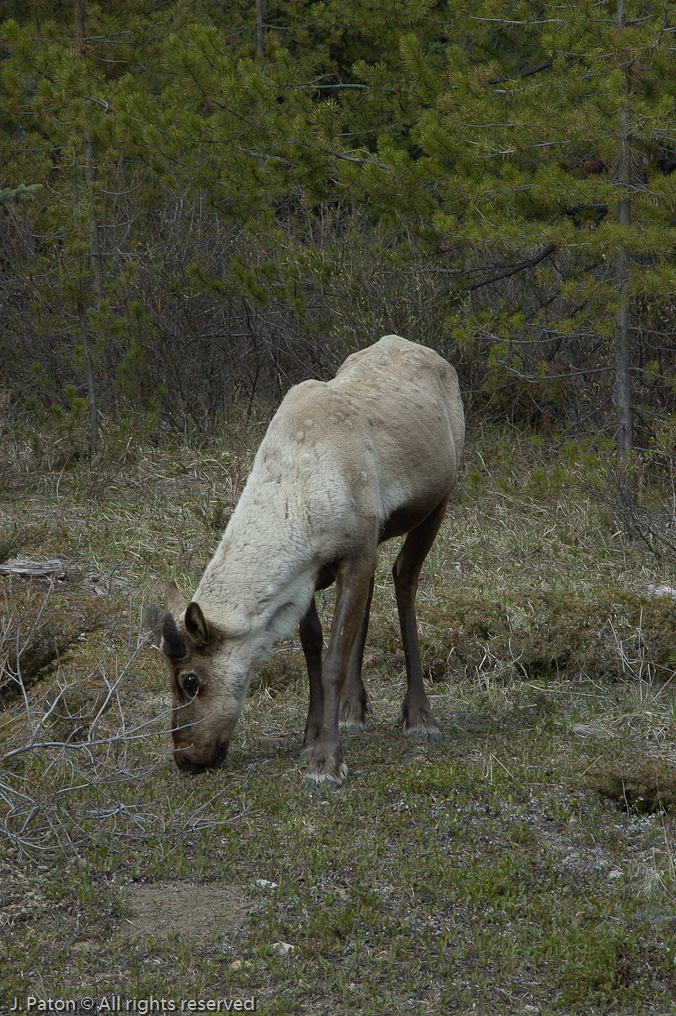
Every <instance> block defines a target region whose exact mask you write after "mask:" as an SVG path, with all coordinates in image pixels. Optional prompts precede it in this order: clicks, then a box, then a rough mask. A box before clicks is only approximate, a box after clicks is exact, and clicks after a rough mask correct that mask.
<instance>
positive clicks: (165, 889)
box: [127, 882, 249, 942]
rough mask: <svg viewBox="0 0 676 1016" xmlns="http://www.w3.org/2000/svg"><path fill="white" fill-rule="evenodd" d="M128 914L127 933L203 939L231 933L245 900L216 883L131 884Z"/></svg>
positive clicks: (242, 916)
mask: <svg viewBox="0 0 676 1016" xmlns="http://www.w3.org/2000/svg"><path fill="white" fill-rule="evenodd" d="M127 903H128V905H129V908H130V911H131V917H129V918H127V920H128V921H129V924H128V934H130V935H139V934H144V933H145V934H148V935H154V936H155V937H156V938H168V937H169V935H170V934H171V933H172V932H178V933H179V934H180V935H182V936H183V937H184V938H190V939H195V941H197V942H206V941H208V940H209V939H210V938H213V936H214V935H232V934H234V933H235V932H236V931H238V930H239V929H240V928H241V926H242V924H243V923H244V921H245V920H246V918H247V916H248V912H249V911H248V907H249V901H248V900H247V899H246V898H245V897H244V896H242V894H241V892H239V890H237V889H235V888H233V887H232V886H227V885H223V884H222V883H220V882H199V883H196V882H153V883H152V884H150V885H137V886H132V887H131V888H130V890H129V893H128V896H127Z"/></svg>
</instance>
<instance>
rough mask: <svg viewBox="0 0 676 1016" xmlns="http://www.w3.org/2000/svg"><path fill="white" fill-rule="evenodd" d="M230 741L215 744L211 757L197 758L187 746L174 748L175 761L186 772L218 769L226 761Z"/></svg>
mask: <svg viewBox="0 0 676 1016" xmlns="http://www.w3.org/2000/svg"><path fill="white" fill-rule="evenodd" d="M227 753H228V742H227V741H226V742H225V743H222V744H221V743H219V744H217V745H216V746H215V748H214V750H213V751H212V753H211V755H210V756H209V758H207V759H206V760H205V759H203V758H196V757H195V756H194V755H191V754H190V752H189V751H188V750H187V749H185V748H175V749H174V761H175V762H176V765H177V766H178V768H179V769H181V770H182V771H183V772H184V773H203V772H204V771H205V770H206V769H218V768H219V767H220V766H222V765H223V763H224V762H225V757H226V755H227Z"/></svg>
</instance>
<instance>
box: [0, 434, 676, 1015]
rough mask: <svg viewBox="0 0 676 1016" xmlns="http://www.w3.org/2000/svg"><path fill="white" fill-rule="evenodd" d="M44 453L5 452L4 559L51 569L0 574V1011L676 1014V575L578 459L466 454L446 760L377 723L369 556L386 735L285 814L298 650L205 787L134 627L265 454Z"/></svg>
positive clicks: (393, 701)
mask: <svg viewBox="0 0 676 1016" xmlns="http://www.w3.org/2000/svg"><path fill="white" fill-rule="evenodd" d="M10 444H11V447H10ZM57 452H58V449H57V448H55V447H53V448H52V449H51V451H49V452H45V450H44V447H43V448H42V449H41V450H39V451H37V450H36V449H35V448H34V450H33V451H31V450H30V449H29V448H28V445H27V444H26V447H23V446H20V445H19V443H18V438H16V439H14V443H13V444H12V443H11V442H10V443H8V444H6V445H5V449H4V451H3V452H0V455H2V456H4V458H3V461H2V463H0V471H1V473H0V475H1V477H2V478H1V479H0V484H1V485H2V491H1V498H2V500H1V502H0V544H2V543H3V540H4V545H2V546H0V551H3V550H4V554H3V555H2V556H3V557H4V558H5V559H9V558H14V559H15V558H19V557H20V558H31V559H33V560H37V561H44V560H48V559H49V560H54V559H59V560H60V561H61V562H62V564H63V570H64V572H65V576H64V577H63V578H61V579H57V580H55V581H52V582H50V581H49V580H46V579H34V580H32V581H28V580H26V579H24V578H20V577H17V576H16V575H6V576H1V575H0V603H1V606H0V618H1V620H0V663H2V664H3V665H4V668H5V677H4V679H2V680H0V704H1V706H2V708H1V709H0V896H1V899H0V1008H1V1011H2V1013H5V1012H7V1011H9V1010H15V1011H28V1010H29V1011H32V1012H39V1011H69V1007H70V1011H73V1007H72V1006H70V1001H71V1000H73V1002H74V1004H75V1005H76V1007H77V1008H76V1009H75V1011H78V1012H85V1011H88V1012H91V1011H95V1012H111V1011H112V1012H115V1011H118V1010H119V1011H122V1012H127V1011H128V1012H140V1013H143V1012H149V1011H169V1012H170V1011H178V1012H180V1011H184V1012H190V1011H192V1012H200V1011H207V1012H208V1011H221V1012H223V1011H251V1010H252V1009H253V1007H254V1006H255V1011H256V1012H262V1013H266V1014H269V1016H273V1014H282V1013H285V1014H302V1013H309V1014H316V1016H319V1014H326V1016H340V1014H348V1013H350V1014H354V1013H361V1014H364V1016H366V1014H374V1013H384V1014H386V1016H390V1014H400V1013H401V1014H404V1013H406V1014H420V1016H422V1014H439V1016H441V1014H448V1013H458V1014H465V1013H466V1014H470V1013H471V1014H486V1016H508V1014H524V1013H532V1014H540V1016H545V1014H554V1013H556V1014H566V1013H568V1014H573V1013H575V1014H577V1013H583V1012H585V1013H611V1012H612V1013H626V1014H634V1016H636V1014H641V1016H643V1014H646V1016H647V1014H659V1016H665V1014H667V1013H673V1012H676V860H675V857H676V839H675V835H674V834H675V831H676V830H675V825H674V817H673V812H672V806H673V804H674V802H675V801H676V748H675V747H674V733H675V731H676V712H675V705H676V703H675V697H674V695H675V691H676V686H675V682H674V681H673V680H672V678H673V675H674V672H675V671H676V648H674V638H673V633H674V629H675V627H676V600H675V599H674V597H671V596H661V597H660V596H655V595H654V590H653V589H651V588H650V587H653V586H659V585H670V586H671V585H676V575H674V569H673V566H670V565H668V564H665V563H660V562H659V561H658V560H656V559H655V558H653V557H651V556H650V555H649V554H648V552H647V551H646V549H645V548H642V547H641V546H639V545H636V544H632V543H630V542H628V541H627V540H626V539H625V537H624V535H623V533H622V532H621V531H620V530H619V529H618V527H617V525H616V524H615V521H614V518H613V516H612V513H611V512H609V511H608V510H607V509H606V508H602V507H600V506H599V505H598V504H597V503H596V502H595V501H594V499H593V497H591V496H590V494H589V493H588V491H587V490H586V489H585V485H584V483H581V482H580V478H581V476H582V474H583V470H584V467H585V461H584V459H585V455H587V454H588V453H587V452H586V451H585V450H584V449H581V448H579V447H578V446H574V445H570V444H569V445H565V446H563V447H554V446H553V445H549V444H547V443H544V442H543V441H542V439H541V438H540V437H539V435H536V434H532V433H529V432H522V431H517V430H514V429H511V428H510V429H507V428H505V429H490V430H489V429H486V430H484V431H481V430H479V431H475V432H474V433H473V434H472V435H471V439H470V443H469V446H468V450H467V454H466V458H465V466H464V471H463V477H462V479H461V482H460V483H459V485H458V488H457V491H456V493H455V496H454V500H453V503H452V504H451V506H450V509H449V513H448V517H447V519H446V522H445V524H444V527H443V530H442V533H441V535H440V537H439V539H438V541H437V543H436V545H435V547H434V548H433V550H432V552H431V554H430V556H429V558H428V561H427V562H426V566H425V570H424V574H423V578H422V582H421V588H420V592H419V622H420V633H421V644H422V651H423V657H424V664H425V669H426V674H427V677H428V679H429V696H430V700H431V703H432V706H433V709H434V711H435V713H436V715H437V717H438V718H439V720H440V722H441V724H442V726H443V731H444V738H443V741H442V742H441V743H428V744H427V743H426V744H412V743H409V742H408V741H407V740H406V739H404V738H403V737H402V735H401V733H400V732H399V730H398V729H397V727H396V718H397V712H398V708H399V704H400V702H401V699H402V696H403V691H404V686H405V674H404V664H403V654H402V652H401V647H400V641H399V636H398V629H397V624H396V606H395V603H394V597H393V590H392V584H391V581H390V568H391V564H392V561H393V558H394V556H395V555H396V553H397V547H396V546H395V543H396V542H397V541H394V542H393V544H392V545H387V546H385V547H383V548H382V553H381V563H380V566H379V571H378V575H377V581H376V593H375V598H374V607H373V615H372V621H371V629H370V635H369V641H368V643H367V650H366V659H365V667H364V677H365V683H366V686H367V689H368V692H369V696H370V700H371V703H372V708H373V712H372V714H371V716H370V720H369V724H368V730H367V732H366V733H364V734H362V735H359V736H346V737H344V739H343V745H344V750H345V756H346V761H347V762H348V765H349V768H350V778H349V780H348V781H347V782H346V784H345V785H344V786H343V788H342V789H340V790H339V791H338V792H333V793H332V792H329V791H312V792H310V791H308V790H306V789H305V788H304V781H303V771H304V768H305V765H306V762H305V761H304V760H302V759H301V757H300V745H301V736H302V730H303V726H304V715H305V710H306V702H307V696H306V688H305V678H304V668H303V664H302V656H301V652H300V647H299V643H298V639H297V636H294V637H291V638H289V639H288V640H287V641H286V642H284V643H283V644H282V645H280V646H279V647H278V650H277V652H276V653H275V655H274V656H273V658H272V659H271V660H270V662H269V663H268V664H266V666H265V667H264V668H262V670H261V672H260V673H259V674H258V675H257V677H256V679H255V682H254V686H253V688H252V692H251V695H250V698H249V699H248V702H247V705H246V707H245V710H244V713H243V715H242V717H241V719H240V722H239V726H238V728H237V732H236V735H235V738H234V740H233V744H232V746H231V750H230V753H229V756H228V760H227V763H226V765H225V767H224V768H223V769H221V770H219V771H216V772H210V773H205V774H204V775H200V776H185V775H181V774H180V773H179V772H178V770H177V769H176V768H175V766H174V763H173V761H172V758H171V755H170V750H169V749H170V740H169V735H168V733H167V730H168V723H169V712H168V710H169V705H170V702H169V696H168V687H167V684H166V677H165V673H164V667H163V664H162V661H161V658H160V654H159V653H158V651H157V650H155V649H153V648H152V647H151V645H150V643H149V642H148V640H147V638H146V632H145V630H144V627H143V622H142V608H143V605H144V603H148V602H149V601H151V600H161V599H162V596H163V589H164V585H165V583H166V580H167V579H168V578H169V577H171V576H172V575H173V576H174V577H176V579H177V581H178V582H179V585H180V586H181V588H182V589H183V590H184V591H185V592H186V593H189V592H190V591H192V590H194V588H195V585H196V583H197V581H198V579H199V576H200V574H201V572H202V570H203V568H204V566H205V564H206V563H207V561H208V560H209V558H210V556H211V554H212V553H213V550H214V549H215V546H216V543H217V541H218V538H219V535H220V532H221V531H222V528H223V526H224V525H225V523H226V521H227V518H228V516H229V513H230V512H231V510H232V507H233V504H234V503H235V501H236V498H237V496H238V493H239V491H240V490H241V486H242V483H243V480H244V478H245V476H246V473H247V470H248V467H249V464H250V461H251V457H252V450H251V449H250V448H245V447H239V448H235V449H233V448H226V447H225V446H223V447H212V448H210V449H207V450H204V449H202V450H196V449H194V448H191V447H187V446H186V447H179V448H172V449H170V450H164V451H159V450H154V451H152V452H151V451H148V450H146V451H138V452H137V453H135V454H131V453H130V450H129V448H128V449H127V450H126V452H125V453H124V455H121V456H118V458H117V459H106V460H104V461H102V462H99V463H98V464H97V465H96V466H94V467H92V466H89V465H88V464H85V463H84V462H80V463H78V462H76V461H73V462H67V461H66V460H65V459H59V456H58V454H57ZM318 600H319V601H320V607H321V615H322V618H323V621H324V623H325V628H326V627H327V626H328V623H329V621H330V616H331V604H332V600H331V593H330V591H327V593H325V594H321V595H320V596H318ZM55 647H56V649H58V655H56V656H55V653H56V649H55ZM17 669H20V670H21V672H22V674H23V676H24V684H25V692H20V693H19V694H17V693H16V692H17V687H18V686H17V685H16V682H13V681H12V680H11V674H13V673H16V671H17ZM3 680H4V684H3ZM50 1000H51V1001H50ZM83 1000H84V1001H83Z"/></svg>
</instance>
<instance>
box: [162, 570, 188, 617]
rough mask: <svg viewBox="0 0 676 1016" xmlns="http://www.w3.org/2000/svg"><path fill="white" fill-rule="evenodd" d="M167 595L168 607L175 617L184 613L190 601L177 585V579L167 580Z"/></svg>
mask: <svg viewBox="0 0 676 1016" xmlns="http://www.w3.org/2000/svg"><path fill="white" fill-rule="evenodd" d="M165 595H166V597H167V607H168V609H169V610H170V611H171V613H172V614H173V615H174V617H178V615H179V614H182V613H183V611H184V610H185V608H186V607H187V606H188V601H187V600H186V598H185V596H184V595H183V593H182V592H181V590H180V589H179V588H178V586H177V585H176V581H175V579H171V580H170V581H169V582H167V590H166V594H165Z"/></svg>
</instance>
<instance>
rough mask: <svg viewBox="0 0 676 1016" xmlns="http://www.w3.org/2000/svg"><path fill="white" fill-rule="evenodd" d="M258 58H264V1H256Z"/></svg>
mask: <svg viewBox="0 0 676 1016" xmlns="http://www.w3.org/2000/svg"><path fill="white" fill-rule="evenodd" d="M256 56H263V0H256Z"/></svg>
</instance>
